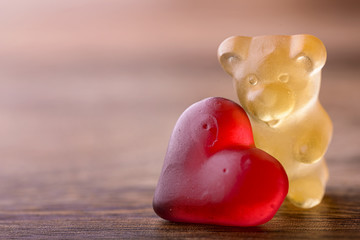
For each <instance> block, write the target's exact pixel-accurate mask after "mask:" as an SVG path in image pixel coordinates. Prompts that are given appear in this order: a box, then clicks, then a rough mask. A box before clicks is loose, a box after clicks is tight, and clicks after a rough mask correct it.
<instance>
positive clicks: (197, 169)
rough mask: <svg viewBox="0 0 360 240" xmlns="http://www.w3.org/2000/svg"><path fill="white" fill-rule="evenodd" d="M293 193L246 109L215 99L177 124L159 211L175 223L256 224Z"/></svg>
mask: <svg viewBox="0 0 360 240" xmlns="http://www.w3.org/2000/svg"><path fill="white" fill-rule="evenodd" d="M287 192H288V179H287V175H286V172H285V170H284V168H283V167H282V165H281V164H280V163H279V162H278V161H277V160H276V159H275V158H273V157H272V156H270V155H269V154H267V153H266V152H264V151H262V150H260V149H257V148H256V147H255V145H254V139H253V134H252V129H251V125H250V120H249V118H248V117H247V115H246V113H245V111H244V110H243V109H242V108H241V107H240V106H239V105H238V104H236V103H234V102H232V101H230V100H227V99H224V98H218V97H213V98H207V99H204V100H202V101H200V102H197V103H195V104H193V105H192V106H190V107H189V108H188V109H187V110H185V112H184V113H183V114H182V115H181V116H180V118H179V120H178V121H177V123H176V125H175V128H174V130H173V133H172V135H171V138H170V141H169V146H168V149H167V153H166V156H165V161H164V166H163V169H162V172H161V175H160V179H159V182H158V185H157V187H156V190H155V195H154V200H153V207H154V211H155V212H156V214H157V215H159V216H160V217H162V218H164V219H167V220H170V221H175V222H191V223H207V224H219V225H232V226H255V225H259V224H263V223H265V222H267V221H269V220H270V219H271V218H272V217H273V216H274V215H275V213H276V212H277V210H278V209H279V207H280V206H281V204H282V202H283V201H284V199H285V197H286V194H287Z"/></svg>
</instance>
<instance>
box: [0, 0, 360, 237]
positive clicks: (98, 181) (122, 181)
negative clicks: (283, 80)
mask: <svg viewBox="0 0 360 240" xmlns="http://www.w3.org/2000/svg"><path fill="white" fill-rule="evenodd" d="M14 2H16V1H14ZM35 2H36V4H35ZM45 2H46V1H41V0H34V1H32V4H25V3H24V5H21V7H20V6H18V5H16V4H15V3H10V2H9V3H5V2H4V3H0V4H1V6H0V11H1V16H2V18H3V20H2V21H0V28H1V32H2V36H3V37H2V39H1V40H0V41H1V44H0V70H1V71H0V84H1V87H0V136H1V137H0V164H1V165H0V166H1V167H0V239H48V238H54V239H87V238H91V239H168V238H171V239H173V238H174V239H190V238H202V239H206V238H209V239H227V238H229V239H232V238H244V239H250V238H255V239H257V238H259V239H310V238H311V239H360V177H359V170H360V148H359V143H360V108H359V104H358V103H359V102H360V94H358V92H359V89H360V81H359V76H360V68H359V67H358V66H359V63H360V62H359V52H358V50H359V49H360V47H359V43H360V35H359V31H358V30H357V29H358V25H359V15H358V11H356V9H358V5H359V4H357V2H356V3H353V5H351V2H352V1H344V2H345V3H344V2H342V3H341V4H340V5H339V4H335V3H333V2H332V3H331V4H330V3H329V5H323V6H322V5H321V3H317V4H313V1H302V3H301V4H300V3H297V4H295V3H294V4H295V6H294V5H292V4H290V3H289V2H288V1H282V0H278V1H275V2H276V3H277V4H278V5H277V6H275V5H274V3H273V2H272V3H271V4H268V3H267V2H268V1H263V2H262V3H263V4H264V5H265V6H266V9H259V8H258V3H256V4H255V3H249V4H247V5H246V4H245V5H244V3H241V2H240V1H228V4H217V3H214V4H208V3H207V2H203V1H198V2H197V1H195V2H196V3H194V1H181V3H180V2H179V3H174V4H170V3H165V2H163V1H160V0H159V1H151V2H149V3H143V4H140V5H137V4H138V3H137V2H136V1H135V2H136V3H132V2H131V3H130V2H129V1H121V3H120V2H119V1H107V3H104V2H103V1H88V3H87V4H85V1H77V2H76V3H73V1H59V2H58V3H56V4H55V3H54V5H51V4H50V5H49V4H46V3H45ZM319 2H322V1H319ZM13 4H15V5H13ZM194 4H195V5H194ZM281 4H284V5H283V8H279V7H278V6H280V5H281ZM270 5H271V6H270ZM149 9H152V11H149ZM237 9H241V14H239V12H238V11H237ZM244 9H245V10H244ZM267 9H272V10H273V12H272V13H268V11H265V10H267ZM321 9H322V11H320V10H321ZM300 10H301V11H300ZM255 12H256V13H259V14H255V15H256V16H255V15H254V14H253V13H255ZM305 12H306V14H307V15H306V16H305V15H304V14H305ZM320 12H321V13H320ZM214 16H217V18H215V17H214ZM273 17H274V19H273ZM305 17H306V19H305V20H304V22H303V21H302V20H303V19H304V18H305ZM270 19H273V20H272V21H270ZM259 22H260V23H262V24H259ZM209 26H211V27H209ZM152 29H153V32H152ZM199 29H203V30H204V31H203V32H202V31H200V30H199ZM294 31H296V32H294ZM275 32H276V33H279V32H281V33H285V34H292V33H300V32H309V33H312V34H314V35H316V36H318V37H320V38H321V39H322V40H323V41H324V42H325V44H326V45H327V47H328V63H327V65H326V67H325V69H324V71H323V77H322V79H323V80H322V87H321V94H320V100H321V102H322V104H323V105H324V107H325V108H326V110H327V111H328V112H329V114H330V116H331V118H332V120H333V122H334V137H333V140H332V143H331V145H330V147H329V150H328V152H327V155H326V158H327V162H328V165H329V171H330V180H329V183H328V188H327V192H326V196H325V198H324V201H323V202H322V204H321V205H319V206H317V207H315V208H313V209H310V210H302V209H298V208H295V207H293V206H292V205H291V204H290V203H289V202H288V201H285V202H284V204H283V205H282V207H281V208H280V210H279V212H278V213H277V214H276V215H275V217H274V218H273V219H272V220H271V221H270V222H268V223H266V224H264V225H262V226H258V227H251V228H240V227H223V226H214V225H200V224H186V223H172V222H167V221H165V220H162V219H160V218H159V217H157V216H156V215H155V213H154V212H153V210H152V205H151V204H152V197H153V193H154V189H155V186H156V183H157V179H158V177H159V174H160V171H161V166H162V162H163V158H164V155H165V151H166V147H167V144H168V140H169V137H170V134H171V131H172V129H173V127H174V124H175V122H176V120H177V118H178V117H179V115H180V114H181V113H182V112H183V111H184V110H185V109H186V108H187V107H188V106H189V105H190V104H192V103H194V102H196V101H198V100H201V99H203V98H206V97H210V96H221V97H226V98H229V99H232V100H234V101H236V96H235V93H234V90H233V89H232V84H231V80H230V77H228V76H227V75H226V74H225V73H224V72H223V71H222V70H221V68H220V66H219V64H218V63H217V60H216V49H217V45H218V43H219V42H220V41H221V40H223V39H224V38H225V37H227V36H229V35H233V34H239V33H243V34H244V35H254V34H269V33H275ZM344 36H348V37H344ZM14 39H17V41H15V40H14Z"/></svg>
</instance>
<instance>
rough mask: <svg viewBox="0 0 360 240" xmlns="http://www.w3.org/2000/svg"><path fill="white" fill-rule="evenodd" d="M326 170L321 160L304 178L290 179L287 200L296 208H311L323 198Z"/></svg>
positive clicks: (323, 161) (326, 177)
mask: <svg viewBox="0 0 360 240" xmlns="http://www.w3.org/2000/svg"><path fill="white" fill-rule="evenodd" d="M327 179H328V169H327V167H326V163H325V160H324V159H322V160H321V162H320V163H319V165H318V166H316V168H315V169H314V170H313V171H311V172H310V173H308V174H307V175H305V176H302V177H299V178H296V179H291V180H290V184H289V193H288V196H287V197H288V199H289V200H290V201H291V202H292V203H293V204H294V205H295V206H297V207H300V208H312V207H315V206H316V205H318V204H319V203H320V202H321V200H322V199H323V197H324V194H325V187H326V182H327Z"/></svg>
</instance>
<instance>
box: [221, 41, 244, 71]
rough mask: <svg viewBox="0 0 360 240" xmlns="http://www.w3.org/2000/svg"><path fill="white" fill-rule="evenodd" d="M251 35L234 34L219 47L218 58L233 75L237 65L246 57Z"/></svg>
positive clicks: (223, 66)
mask: <svg viewBox="0 0 360 240" xmlns="http://www.w3.org/2000/svg"><path fill="white" fill-rule="evenodd" d="M250 42H251V37H241V36H233V37H229V38H227V39H225V40H224V41H223V42H222V43H221V44H220V46H219V48H218V60H219V62H220V64H221V66H222V68H223V69H224V70H225V71H226V72H227V73H228V74H230V75H231V76H233V75H234V69H235V67H236V66H237V65H238V64H239V63H240V62H241V61H242V60H244V59H245V58H246V56H247V52H248V50H249V46H250Z"/></svg>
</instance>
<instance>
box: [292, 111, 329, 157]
mask: <svg viewBox="0 0 360 240" xmlns="http://www.w3.org/2000/svg"><path fill="white" fill-rule="evenodd" d="M319 106H320V104H319ZM317 111H318V112H317V114H316V115H317V116H318V119H314V121H313V122H314V125H313V126H312V127H311V128H310V129H306V130H305V131H304V133H303V134H302V135H301V136H300V138H299V140H298V141H297V143H296V144H295V146H294V156H295V159H296V160H297V161H299V162H302V163H313V162H316V161H318V160H320V159H321V158H322V157H323V156H324V155H325V153H326V150H327V148H328V145H329V143H330V141H331V137H332V131H333V126H332V122H331V120H330V118H329V116H328V115H327V113H326V112H325V110H324V109H323V108H322V107H321V106H320V107H318V108H317Z"/></svg>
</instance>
